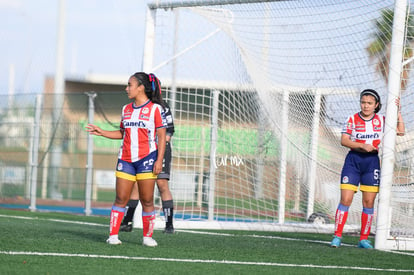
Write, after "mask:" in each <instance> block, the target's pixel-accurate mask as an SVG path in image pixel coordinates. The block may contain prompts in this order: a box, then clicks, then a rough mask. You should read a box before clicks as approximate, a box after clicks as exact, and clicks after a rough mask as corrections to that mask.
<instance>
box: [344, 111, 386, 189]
mask: <svg viewBox="0 0 414 275" xmlns="http://www.w3.org/2000/svg"><path fill="white" fill-rule="evenodd" d="M384 122H385V118H384V116H382V115H378V114H375V115H374V116H373V117H372V119H370V120H364V119H363V118H362V117H361V115H360V113H356V114H354V115H352V116H350V117H349V118H348V119H347V120H346V123H345V124H344V127H343V129H342V134H348V135H350V136H351V140H352V141H355V142H359V143H364V144H371V145H372V146H374V147H375V148H376V149H377V150H376V151H375V152H372V153H368V152H367V153H364V152H358V151H355V150H350V151H349V153H348V154H347V156H346V158H345V163H344V166H343V168H342V173H341V189H348V190H353V191H358V186H359V189H360V190H361V191H368V192H378V191H379V184H380V161H379V157H378V149H379V147H380V144H381V140H382V137H383V134H384Z"/></svg>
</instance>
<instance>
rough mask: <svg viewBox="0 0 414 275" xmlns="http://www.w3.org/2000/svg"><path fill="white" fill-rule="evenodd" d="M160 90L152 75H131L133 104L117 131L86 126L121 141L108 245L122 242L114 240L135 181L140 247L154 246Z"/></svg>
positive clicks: (161, 132) (161, 147) (161, 138)
mask: <svg viewBox="0 0 414 275" xmlns="http://www.w3.org/2000/svg"><path fill="white" fill-rule="evenodd" d="M160 91H161V85H160V82H159V80H158V78H157V77H155V75H153V74H149V75H148V74H146V73H143V72H139V73H135V74H134V75H132V76H131V77H130V78H129V80H128V85H127V87H126V92H127V95H128V98H130V99H133V102H131V103H129V104H127V105H125V106H124V107H123V108H122V116H121V123H120V129H119V130H115V131H105V130H102V129H101V128H99V127H98V126H96V125H93V124H88V126H87V127H86V130H87V131H88V132H89V133H90V134H92V135H97V136H103V137H106V138H110V139H122V145H121V148H120V150H119V154H118V163H117V166H116V198H115V202H114V204H113V206H112V210H111V220H110V232H109V238H108V240H107V243H109V244H113V245H117V244H121V243H122V242H121V241H120V240H119V238H118V232H119V227H120V225H121V222H122V218H123V216H124V213H125V206H126V205H127V203H128V200H129V198H130V195H131V191H132V187H133V185H134V183H135V182H137V184H138V191H139V194H140V200H141V203H142V224H143V235H144V237H143V242H142V244H143V245H145V246H152V247H153V246H157V242H156V241H155V240H154V239H153V238H152V234H153V229H154V223H155V209H154V186H155V180H156V179H157V175H158V174H159V173H160V172H161V171H162V160H163V158H164V152H165V139H166V130H165V127H166V126H167V123H166V120H165V116H164V111H163V110H164V106H163V100H162V97H161V93H160Z"/></svg>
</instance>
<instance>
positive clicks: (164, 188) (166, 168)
mask: <svg viewBox="0 0 414 275" xmlns="http://www.w3.org/2000/svg"><path fill="white" fill-rule="evenodd" d="M164 105H165V109H164V113H165V119H166V120H167V129H166V140H165V141H166V145H165V154H164V160H163V165H162V171H161V173H159V174H158V176H157V187H158V190H159V191H160V196H161V202H162V209H163V212H164V217H165V229H164V233H167V234H173V233H174V225H173V216H174V202H173V197H172V194H171V191H170V188H169V186H168V181H169V180H170V171H171V160H172V154H171V139H172V136H173V135H174V131H175V130H174V120H173V116H172V113H171V109H170V107H169V106H168V104H167V103H166V102H164ZM138 202H139V194H138V188H137V186H136V185H134V188H133V189H132V193H131V198H130V199H129V202H128V204H127V211H126V215H125V216H124V220H123V221H122V223H121V227H120V231H125V232H131V231H132V224H133V219H134V214H135V210H136V208H137V206H138Z"/></svg>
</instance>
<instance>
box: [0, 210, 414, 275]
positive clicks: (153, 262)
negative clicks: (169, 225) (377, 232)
mask: <svg viewBox="0 0 414 275" xmlns="http://www.w3.org/2000/svg"><path fill="white" fill-rule="evenodd" d="M108 224H109V218H108V217H100V216H92V217H86V216H79V215H72V214H63V213H31V212H26V211H17V210H6V209H0V230H1V232H2V234H1V235H0V246H1V248H0V273H1V274H133V273H144V272H145V273H148V274H394V273H414V261H413V260H414V258H413V257H414V252H401V253H400V252H386V251H377V250H363V249H358V248H356V245H355V244H356V243H357V241H358V237H356V236H344V245H343V246H342V247H341V248H339V249H333V248H331V247H329V242H330V240H331V235H326V234H300V233H278V232H251V231H249V232H248V231H202V230H180V229H178V230H177V232H176V234H174V235H165V234H163V233H162V232H161V231H155V232H154V238H155V239H156V240H157V242H158V247H156V248H150V247H143V246H142V245H141V234H142V232H141V230H139V229H135V230H134V231H133V232H131V233H127V232H121V233H120V239H121V240H122V241H123V244H122V245H119V246H110V245H108V244H106V243H105V240H106V238H107V235H108Z"/></svg>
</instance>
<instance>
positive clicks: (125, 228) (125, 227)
mask: <svg viewBox="0 0 414 275" xmlns="http://www.w3.org/2000/svg"><path fill="white" fill-rule="evenodd" d="M119 231H123V232H131V231H132V222H129V223H127V224H121V226H120V227H119Z"/></svg>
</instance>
